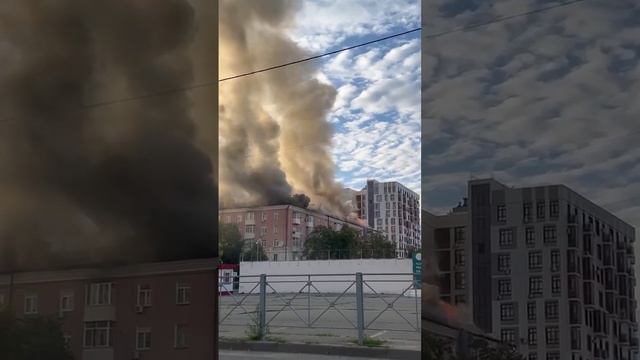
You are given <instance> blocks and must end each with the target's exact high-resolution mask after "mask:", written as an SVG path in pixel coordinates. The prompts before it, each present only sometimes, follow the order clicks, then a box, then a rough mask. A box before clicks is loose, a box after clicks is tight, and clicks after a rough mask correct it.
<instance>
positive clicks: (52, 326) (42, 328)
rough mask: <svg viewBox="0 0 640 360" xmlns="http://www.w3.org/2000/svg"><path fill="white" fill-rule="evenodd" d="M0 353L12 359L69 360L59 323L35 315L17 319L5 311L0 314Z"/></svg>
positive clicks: (70, 359) (3, 356)
mask: <svg viewBox="0 0 640 360" xmlns="http://www.w3.org/2000/svg"><path fill="white" fill-rule="evenodd" d="M0 354H2V358H3V359H11V360H30V359H47V360H72V359H73V355H72V353H71V351H70V350H69V347H68V346H67V345H66V343H65V341H64V336H63V333H62V328H61V325H60V323H59V322H58V321H57V320H56V319H53V318H50V317H44V316H36V317H29V318H26V319H17V318H16V317H15V316H14V315H13V314H11V313H9V312H8V311H2V312H0Z"/></svg>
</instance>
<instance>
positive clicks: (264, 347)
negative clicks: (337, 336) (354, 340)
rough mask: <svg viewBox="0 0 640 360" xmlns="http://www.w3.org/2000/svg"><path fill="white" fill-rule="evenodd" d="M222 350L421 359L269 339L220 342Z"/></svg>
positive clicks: (407, 352)
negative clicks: (268, 340)
mask: <svg viewBox="0 0 640 360" xmlns="http://www.w3.org/2000/svg"><path fill="white" fill-rule="evenodd" d="M218 349H220V350H240V351H264V352H281V353H296V354H317V355H333V356H352V357H363V358H368V359H397V360H420V351H414V350H400V349H387V348H370V347H349V346H339V345H321V344H304V343H273V342H267V341H227V340H221V341H219V342H218Z"/></svg>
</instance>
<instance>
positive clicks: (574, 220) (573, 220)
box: [567, 214, 578, 225]
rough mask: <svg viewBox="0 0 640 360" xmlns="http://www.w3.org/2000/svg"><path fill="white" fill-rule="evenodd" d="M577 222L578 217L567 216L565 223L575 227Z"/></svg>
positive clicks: (573, 215)
mask: <svg viewBox="0 0 640 360" xmlns="http://www.w3.org/2000/svg"><path fill="white" fill-rule="evenodd" d="M577 222H578V216H577V215H575V214H569V215H568V216H567V223H569V224H570V225H575V224H576V223H577Z"/></svg>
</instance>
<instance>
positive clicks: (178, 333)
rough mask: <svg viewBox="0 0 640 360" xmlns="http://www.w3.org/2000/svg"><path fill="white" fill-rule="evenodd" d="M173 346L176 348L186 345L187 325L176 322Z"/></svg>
mask: <svg viewBox="0 0 640 360" xmlns="http://www.w3.org/2000/svg"><path fill="white" fill-rule="evenodd" d="M173 346H174V347H175V348H178V349H180V348H186V347H187V325H184V324H176V328H175V334H174V338H173Z"/></svg>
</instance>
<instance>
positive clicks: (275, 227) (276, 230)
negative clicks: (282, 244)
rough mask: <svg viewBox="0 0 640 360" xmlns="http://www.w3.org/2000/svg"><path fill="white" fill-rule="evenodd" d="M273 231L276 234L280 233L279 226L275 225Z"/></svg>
mask: <svg viewBox="0 0 640 360" xmlns="http://www.w3.org/2000/svg"><path fill="white" fill-rule="evenodd" d="M273 233H274V234H277V233H278V227H277V226H274V227H273Z"/></svg>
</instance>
